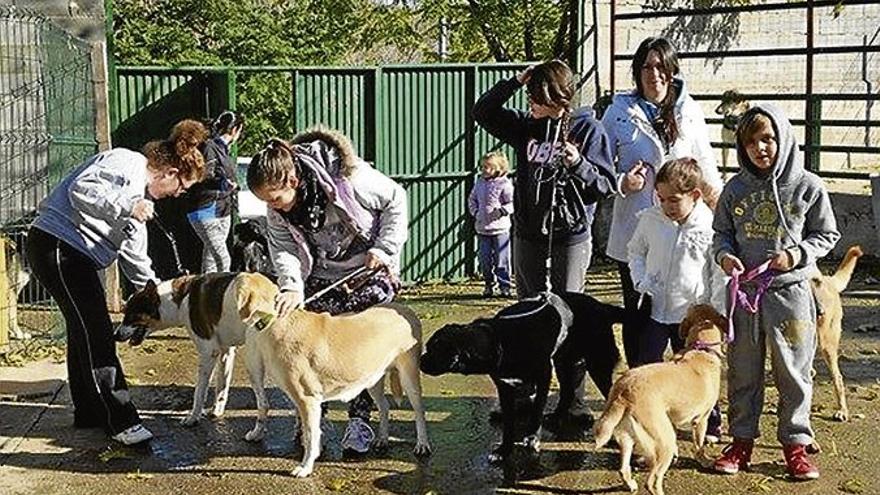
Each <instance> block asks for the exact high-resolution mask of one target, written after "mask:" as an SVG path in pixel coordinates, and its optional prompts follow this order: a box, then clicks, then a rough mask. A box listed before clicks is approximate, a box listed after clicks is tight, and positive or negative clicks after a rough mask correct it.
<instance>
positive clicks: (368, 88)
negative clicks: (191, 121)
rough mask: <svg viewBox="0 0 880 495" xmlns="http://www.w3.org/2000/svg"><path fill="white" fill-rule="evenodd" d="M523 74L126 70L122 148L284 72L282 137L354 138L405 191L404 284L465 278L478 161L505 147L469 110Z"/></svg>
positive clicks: (472, 262) (406, 69) (468, 68)
mask: <svg viewBox="0 0 880 495" xmlns="http://www.w3.org/2000/svg"><path fill="white" fill-rule="evenodd" d="M523 67H524V65H522V64H491V65H488V64H487V65H464V64H450V65H421V66H419V65H415V66H414V65H406V66H386V67H364V68H324V67H322V68H297V67H235V68H174V69H169V68H158V67H152V68H151V67H119V68H118V69H117V73H118V75H117V84H118V87H119V90H118V93H117V94H118V95H119V97H118V101H117V103H116V104H117V108H118V111H119V123H118V126H117V127H116V130H115V131H114V137H115V138H117V139H116V140H114V145H124V144H123V143H122V142H120V141H119V139H120V138H123V137H126V136H128V137H126V139H127V141H126V142H128V143H132V142H135V141H137V142H138V143H139V144H142V143H143V142H145V141H146V139H140V140H135V139H133V137H134V136H136V135H143V136H152V137H159V136H161V135H162V134H164V133H167V131H168V128H169V127H170V125H171V124H172V123H173V122H174V121H176V120H177V119H179V118H182V117H185V116H194V115H196V116H204V115H216V113H217V112H219V111H220V110H222V109H223V108H235V107H236V104H237V100H236V92H235V82H236V81H241V80H244V79H246V78H248V77H253V76H254V75H255V74H260V75H262V74H271V73H283V74H285V75H286V77H285V78H282V79H281V80H282V81H284V82H286V83H287V84H289V85H290V87H289V89H288V91H289V94H290V98H289V100H288V105H289V106H288V111H289V117H290V118H289V122H290V127H289V128H288V129H274V133H275V134H276V135H279V136H282V137H290V136H291V135H292V134H294V133H295V132H297V131H301V130H304V129H306V128H309V127H311V126H313V125H316V124H324V125H326V126H328V127H331V128H335V129H339V130H340V131H343V132H345V133H346V134H347V135H349V136H350V137H351V139H352V142H353V144H354V146H355V148H356V149H357V151H358V153H360V154H361V156H363V157H364V158H365V159H366V160H369V161H372V162H373V163H374V164H375V166H376V167H377V168H378V169H379V170H381V171H382V172H384V173H386V174H388V175H390V176H391V177H392V178H394V179H395V180H397V181H399V182H400V183H401V184H403V185H404V187H405V188H406V190H407V194H408V197H409V211H410V229H409V230H410V239H409V241H408V242H407V244H406V247H405V248H404V252H403V259H402V265H403V266H402V270H403V273H402V275H403V278H404V279H405V280H408V281H424V280H431V279H446V280H449V279H461V278H463V277H466V276H468V275H470V274H472V273H474V271H475V267H476V259H475V252H476V249H475V246H474V244H475V243H474V235H473V229H472V226H471V225H472V223H471V221H470V218H469V215H468V214H467V194H468V192H469V190H470V188H471V186H472V185H473V179H474V173H475V171H476V167H477V162H478V160H479V158H480V156H482V155H483V154H484V153H486V152H487V151H490V150H492V149H497V148H498V147H499V145H498V143H497V142H496V141H495V140H494V139H493V138H492V137H491V136H489V135H488V134H487V133H485V132H484V131H482V130H480V129H479V128H478V127H477V126H476V125H475V123H474V122H473V119H471V117H470V112H471V108H472V107H473V104H474V102H475V101H476V99H477V98H478V97H479V95H480V94H482V92H483V91H485V90H486V89H488V88H489V87H490V86H491V85H492V84H494V83H495V82H496V81H498V80H499V79H501V78H506V77H512V76H513V75H514V74H515V73H516V72H518V71H519V70H521V69H522V68H523ZM224 91H225V93H224ZM517 98H518V99H517V100H515V101H514V102H513V104H514V105H520V106H521V108H525V98H524V95H519V96H518V97H517ZM149 116H154V117H152V118H148V117H149ZM171 116H173V118H172V117H171ZM245 132H248V130H247V129H246V130H245ZM512 158H513V156H511V159H512Z"/></svg>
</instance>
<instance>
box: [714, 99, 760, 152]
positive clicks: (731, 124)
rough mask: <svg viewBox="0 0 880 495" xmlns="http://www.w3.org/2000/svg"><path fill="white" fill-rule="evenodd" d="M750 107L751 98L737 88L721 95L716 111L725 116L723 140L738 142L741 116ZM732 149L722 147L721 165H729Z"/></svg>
mask: <svg viewBox="0 0 880 495" xmlns="http://www.w3.org/2000/svg"><path fill="white" fill-rule="evenodd" d="M749 107H751V105H750V104H749V100H747V99H746V98H745V97H744V96H743V95H741V94H740V93H739V92H738V91H737V90H735V89H728V90H727V91H725V92H724V94H722V95H721V103H719V104H718V106H717V107H716V108H715V113H716V114H717V115H721V116H722V117H724V121H723V122H722V123H721V141H722V142H724V143H727V144H736V126H737V124H738V123H739V118H740V117H741V116H742V115H743V114H744V113H746V112H747V111H748V110H749ZM732 149H733V148H722V149H721V166H723V167H727V166H728V165H727V161H728V159H729V157H730V151H731V150H732ZM734 154H735V152H734Z"/></svg>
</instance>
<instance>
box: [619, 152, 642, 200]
mask: <svg viewBox="0 0 880 495" xmlns="http://www.w3.org/2000/svg"><path fill="white" fill-rule="evenodd" d="M647 173H648V164H647V163H645V162H643V161H641V160H639V161H638V162H636V164H635V166H633V168H631V169H629V172H627V173H626V175H624V176H623V182H622V183H621V188H622V189H623V193H624V194H630V193H634V192H638V191H641V190H642V189H644V188H645V176H646V175H647Z"/></svg>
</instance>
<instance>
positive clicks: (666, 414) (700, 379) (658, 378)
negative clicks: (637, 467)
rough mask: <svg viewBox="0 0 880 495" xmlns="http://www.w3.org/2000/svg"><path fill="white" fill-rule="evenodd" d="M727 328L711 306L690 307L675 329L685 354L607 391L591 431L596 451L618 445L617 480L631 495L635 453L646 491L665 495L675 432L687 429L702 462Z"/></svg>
mask: <svg viewBox="0 0 880 495" xmlns="http://www.w3.org/2000/svg"><path fill="white" fill-rule="evenodd" d="M725 327H726V321H725V319H724V318H723V317H722V316H721V315H720V314H718V312H717V311H715V309H714V308H712V306H709V305H705V304H701V305H696V306H693V307H691V308H690V309H689V310H688V313H687V316H686V317H685V319H684V321H682V322H681V325H680V327H679V331H680V332H681V335H682V337H684V338H685V344H686V349H685V350H684V351H683V353H681V354H679V355H676V357H675V359H674V360H673V361H668V362H664V363H654V364H648V365H645V366H640V367H638V368H635V369H631V370H629V371H627V372H626V373H625V374H624V375H623V376H622V377H621V378H620V379H619V380H618V381H617V382H616V383H615V384H614V386H613V387H611V393H610V394H609V396H608V401H607V402H606V403H605V411H604V412H603V413H602V417H601V418H600V419H599V421H598V422H597V423H596V426H595V434H596V448H601V447H603V446H604V445H605V444H606V443H608V441H609V440H610V439H611V437H612V435H613V436H614V439H615V440H616V441H617V444H618V445H619V446H620V457H621V458H620V476H621V478H622V480H623V482H624V483H625V484H626V486H627V488H629V490H630V491H636V489H637V488H638V485H637V484H636V482H635V480H634V479H633V477H632V471H631V469H630V458H631V457H632V454H633V450H635V451H637V452H638V453H640V454H642V455H643V456H644V457H645V462H646V464H647V466H648V470H649V471H648V478H647V480H646V483H645V487H646V488H647V490H648V492H650V493H651V494H653V495H662V494H663V477H664V475H665V474H666V471H667V470H668V469H669V466H670V464H671V463H672V459H673V457H675V455H676V454H677V452H678V445H677V444H676V434H675V428H676V427H687V426H690V427H691V429H692V432H693V441H694V446H695V447H696V449H697V455H698V456H702V457H705V456H704V455H703V447H704V445H705V436H706V424H707V422H708V419H709V413H710V412H711V411H712V408H713V407H714V406H715V403H716V402H718V394H719V392H720V388H721V357H722V354H721V345H722V343H723V335H724V331H723V329H724V328H725ZM684 391H686V393H683V392H684Z"/></svg>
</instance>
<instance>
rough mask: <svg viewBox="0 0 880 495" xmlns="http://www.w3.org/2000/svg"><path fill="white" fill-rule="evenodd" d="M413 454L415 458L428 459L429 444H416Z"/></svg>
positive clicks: (429, 453)
mask: <svg viewBox="0 0 880 495" xmlns="http://www.w3.org/2000/svg"><path fill="white" fill-rule="evenodd" d="M413 454H415V456H416V457H428V456H430V455H431V444H429V443H428V442H416V447H415V448H414V449H413Z"/></svg>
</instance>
